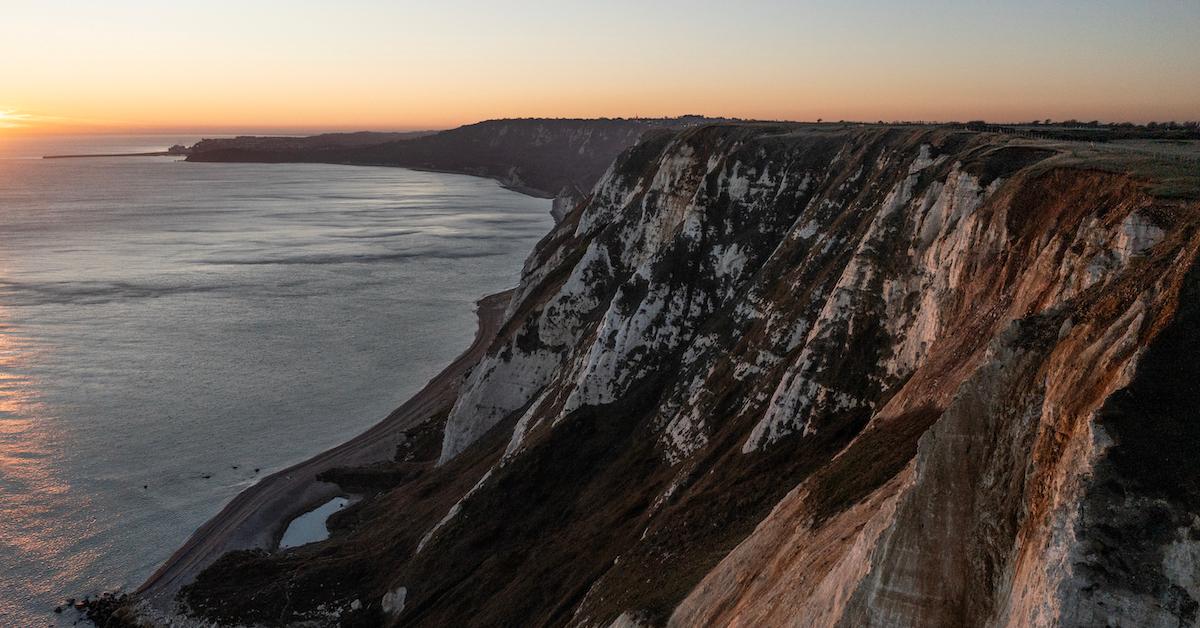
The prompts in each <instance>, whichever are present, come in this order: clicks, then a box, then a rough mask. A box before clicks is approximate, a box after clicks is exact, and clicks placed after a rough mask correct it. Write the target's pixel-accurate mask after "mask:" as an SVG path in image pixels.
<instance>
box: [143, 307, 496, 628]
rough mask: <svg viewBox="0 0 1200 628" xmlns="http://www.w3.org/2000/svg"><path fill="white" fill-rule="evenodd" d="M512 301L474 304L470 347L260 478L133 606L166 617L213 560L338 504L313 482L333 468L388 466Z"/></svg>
mask: <svg viewBox="0 0 1200 628" xmlns="http://www.w3.org/2000/svg"><path fill="white" fill-rule="evenodd" d="M511 296H512V290H511V289H509V290H505V291H503V292H498V293H495V294H491V295H488V296H485V297H483V298H481V299H479V300H478V301H476V315H477V319H478V325H477V328H476V332H475V337H474V340H473V341H472V343H471V345H470V346H469V347H468V348H467V349H466V350H465V351H464V352H463V353H462V354H460V355H459V356H458V357H457V358H455V359H454V360H453V361H452V362H451V363H450V364H449V365H448V366H446V368H445V369H443V370H442V371H441V372H440V373H438V374H437V375H435V376H434V377H433V378H432V379H430V380H429V381H428V382H427V383H426V384H425V386H424V387H423V388H421V390H420V391H418V392H417V393H416V394H415V395H413V396H412V397H411V398H410V399H409V400H408V401H406V402H404V404H402V405H401V406H400V407H399V408H397V409H396V410H394V411H392V413H391V414H389V415H388V416H387V417H386V418H384V419H383V420H382V421H380V422H379V423H377V424H375V425H374V426H373V427H371V428H369V429H367V430H366V431H365V432H363V433H361V434H359V435H358V436H355V437H354V438H352V439H350V440H348V441H346V442H344V443H342V444H341V445H338V446H336V447H334V448H332V449H329V450H326V451H324V452H321V453H319V454H317V455H315V456H313V457H311V458H309V459H307V460H305V461H303V462H300V463H298V464H295V465H292V466H290V467H287V468H285V469H283V470H280V471H278V472H276V473H273V474H271V475H269V476H267V477H265V478H263V479H262V480H260V481H259V482H258V483H256V484H254V485H253V486H251V487H249V488H247V489H246V490H244V491H242V492H241V493H239V494H238V495H237V496H236V497H234V498H233V500H232V501H230V502H229V503H228V504H226V505H225V507H224V508H222V509H221V511H220V512H219V513H217V515H216V516H214V517H212V518H211V519H209V520H208V521H207V522H205V523H204V525H202V526H200V527H199V528H197V529H196V531H195V532H193V533H192V536H191V537H190V538H189V539H188V540H187V541H186V542H185V543H184V544H183V545H182V546H181V547H180V548H179V549H177V550H176V551H175V553H174V554H172V555H171V557H170V558H168V559H167V560H166V561H165V562H164V563H163V564H162V565H161V566H160V567H159V568H158V569H157V570H156V571H155V572H154V574H152V575H151V576H150V577H149V578H148V579H147V580H146V581H145V582H144V583H143V584H142V585H141V586H140V587H139V588H138V589H137V590H136V594H137V596H138V597H139V599H140V600H141V601H142V602H143V603H146V604H149V605H150V606H151V607H152V608H154V609H156V610H158V611H160V612H167V613H169V612H170V611H171V608H172V605H173V601H174V599H175V596H176V594H177V593H178V592H179V590H180V589H181V588H182V587H183V586H185V585H187V584H188V583H189V582H191V581H192V580H194V579H195V577H196V576H197V575H198V574H199V573H200V572H201V571H203V570H204V569H205V568H207V567H208V566H209V565H211V564H212V563H213V562H215V561H216V560H217V559H218V558H220V557H221V556H223V555H224V554H226V553H228V552H231V551H235V550H243V549H263V550H268V551H272V550H274V549H275V547H276V545H277V543H278V541H279V538H280V537H281V536H282V534H283V531H284V530H285V529H286V528H287V526H288V524H289V523H290V522H291V521H292V520H293V519H294V518H296V517H297V516H299V515H302V514H304V513H305V512H308V511H309V510H311V509H313V508H315V507H317V506H319V505H320V504H323V503H325V502H327V501H329V500H330V499H333V498H336V497H339V496H344V492H343V491H342V490H341V489H340V488H339V487H338V486H336V485H334V484H330V483H327V482H321V481H318V480H317V474H319V473H321V472H322V471H325V470H328V469H331V468H334V467H345V466H362V465H366V464H370V463H373V462H379V461H383V460H390V459H391V458H392V457H393V456H394V454H395V451H396V446H397V444H398V443H399V442H400V436H401V435H402V433H403V432H404V430H407V429H409V428H411V427H413V426H415V425H418V424H420V423H421V422H422V421H424V420H426V419H428V418H429V417H431V416H433V415H434V414H435V413H436V412H437V411H438V410H441V409H445V408H447V407H448V406H449V405H450V404H452V403H453V402H454V399H455V397H456V395H457V392H458V388H459V385H460V384H461V383H462V380H463V378H464V376H465V375H466V374H467V373H468V372H469V371H470V370H471V368H473V367H474V366H475V365H476V364H477V363H478V362H479V360H480V359H481V358H482V357H483V354H484V352H485V351H486V350H487V347H488V346H489V345H490V344H491V341H492V339H493V338H494V337H495V335H496V333H497V331H498V330H499V328H500V325H501V323H502V322H503V320H502V319H503V316H504V311H505V308H506V307H507V305H508V302H509V300H510V299H511Z"/></svg>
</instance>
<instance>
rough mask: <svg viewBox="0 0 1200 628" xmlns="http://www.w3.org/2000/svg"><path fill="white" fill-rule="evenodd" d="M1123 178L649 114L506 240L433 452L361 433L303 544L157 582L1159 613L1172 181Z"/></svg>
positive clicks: (1188, 616) (1185, 257)
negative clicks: (512, 288)
mask: <svg viewBox="0 0 1200 628" xmlns="http://www.w3.org/2000/svg"><path fill="white" fill-rule="evenodd" d="M1143 183H1144V182H1143V181H1139V180H1136V179H1134V178H1132V177H1130V176H1128V175H1124V174H1114V173H1109V172H1102V171H1098V170H1089V169H1086V168H1083V167H1080V166H1079V165H1078V164H1075V165H1070V166H1068V161H1067V160H1066V159H1065V158H1064V157H1063V156H1060V155H1056V152H1055V151H1054V150H1051V149H1050V148H1047V147H1044V146H1038V145H1030V144H1022V143H1020V142H1015V141H1008V140H1005V139H1002V138H999V137H996V136H990V135H979V134H973V133H967V132H952V131H947V130H935V129H887V128H873V129H861V130H847V131H831V130H815V129H805V128H802V127H789V126H770V125H739V126H710V127H702V128H696V129H688V130H683V131H678V132H673V133H659V134H655V135H652V136H649V137H647V138H645V139H644V140H643V141H642V142H641V143H639V144H638V145H637V146H635V147H633V148H631V149H630V150H628V151H626V152H625V153H624V154H623V155H622V156H621V158H620V159H618V160H617V161H616V163H615V164H613V165H612V166H611V167H610V168H609V169H608V171H607V172H606V173H605V174H604V175H603V177H601V179H600V180H599V182H598V183H597V184H596V185H595V187H594V188H593V189H592V192H591V193H590V194H589V195H587V196H586V198H584V199H583V200H581V201H580V202H578V203H577V204H575V206H574V207H573V208H571V209H570V210H569V211H567V212H566V213H565V215H564V216H563V219H562V220H561V221H560V222H559V224H558V225H557V226H556V227H555V229H554V230H553V232H552V233H550V234H549V235H548V236H547V237H546V238H545V239H544V240H543V241H542V242H541V243H540V244H539V245H538V247H537V249H536V250H535V251H534V253H533V254H532V255H531V256H530V258H529V260H528V261H527V263H526V266H525V268H524V272H523V278H522V281H521V283H520V285H519V287H518V288H517V290H516V292H515V296H514V297H513V300H512V302H511V304H510V305H509V307H508V311H507V313H506V322H505V324H504V326H503V327H502V328H501V330H500V332H499V334H498V337H497V339H496V341H495V342H494V344H493V345H492V346H491V348H490V350H489V352H488V354H487V356H486V357H485V358H484V359H483V360H482V362H481V363H480V364H479V365H478V366H477V367H476V368H475V369H474V370H473V372H472V373H471V374H470V376H469V377H468V379H467V380H466V382H465V383H464V386H463V389H462V392H461V393H460V395H459V397H458V399H457V401H456V402H455V404H454V405H453V407H452V408H449V409H447V413H445V414H442V415H438V416H437V417H432V418H431V421H430V423H429V424H428V425H429V426H430V429H431V430H440V431H441V433H442V435H441V443H442V446H441V450H440V453H439V454H436V456H435V455H434V454H433V453H429V454H428V455H427V456H425V458H424V459H422V460H416V461H414V460H412V459H411V456H410V457H409V458H408V459H405V460H404V461H403V462H397V463H395V465H397V466H403V470H404V472H403V473H394V474H392V475H393V476H397V477H398V476H403V479H395V480H394V481H389V482H384V483H376V484H374V485H372V486H371V487H369V491H370V492H371V496H370V497H368V498H367V499H365V500H363V501H362V502H361V503H360V504H359V505H356V506H355V507H353V508H351V509H348V510H347V512H345V513H343V514H341V515H339V516H338V518H337V519H336V520H335V521H334V525H335V528H336V529H335V534H334V538H333V539H331V540H330V541H328V542H326V543H322V544H318V545H315V546H310V547H306V548H300V549H299V550H294V551H291V552H287V553H276V554H266V553H262V552H245V553H238V554H232V555H229V556H227V557H226V558H225V559H222V560H221V561H219V562H218V563H217V564H216V565H214V566H213V567H212V568H210V569H209V570H208V571H207V572H205V574H202V575H201V576H200V578H199V579H198V580H197V582H196V583H195V584H194V585H192V586H191V587H189V588H188V589H186V590H185V591H184V593H183V595H182V596H181V597H182V600H183V601H184V602H185V604H186V605H187V607H188V608H189V609H190V612H192V613H195V614H197V615H201V616H204V617H208V618H214V619H219V620H222V621H264V622H279V621H283V622H286V621H294V620H300V619H315V620H318V621H329V622H342V623H345V624H353V623H354V622H359V621H361V622H367V623H371V622H379V621H384V622H389V623H392V624H396V625H414V624H415V625H431V626H432V625H580V626H600V625H617V626H632V625H662V624H669V625H679V626H693V625H745V626H758V625H796V626H810V625H845V626H860V625H911V626H931V625H932V626H936V625H940V626H961V625H1012V626H1025V625H1081V624H1082V625H1091V624H1094V623H1105V622H1109V623H1123V624H1139V625H1163V626H1167V625H1171V626H1174V625H1180V624H1184V625H1187V624H1191V623H1194V622H1195V621H1196V617H1197V601H1198V600H1200V572H1198V568H1197V564H1198V562H1197V560H1196V558H1197V555H1198V554H1200V544H1198V542H1197V541H1196V539H1197V538H1200V523H1198V522H1200V518H1198V516H1200V473H1198V472H1197V471H1200V469H1196V468H1194V467H1195V466H1196V465H1197V464H1200V463H1197V462H1196V459H1195V456H1194V455H1193V452H1194V451H1196V450H1197V446H1200V427H1198V426H1197V424H1196V421H1195V410H1194V409H1195V408H1196V407H1197V404H1196V402H1197V401H1200V400H1197V399H1195V398H1194V397H1195V396H1196V395H1197V393H1196V392H1195V387H1194V386H1193V385H1191V382H1194V381H1195V380H1196V377H1197V376H1198V375H1200V366H1198V365H1197V363H1196V361H1195V360H1194V358H1193V356H1195V355H1196V354H1197V353H1196V350H1197V349H1200V332H1197V331H1196V330H1197V329H1200V327H1198V324H1200V301H1198V298H1200V274H1197V272H1195V271H1193V270H1192V268H1193V264H1194V260H1195V257H1196V252H1197V246H1200V239H1198V238H1200V234H1198V233H1197V229H1196V227H1197V224H1198V212H1200V207H1198V206H1197V204H1196V203H1195V202H1190V201H1168V200H1163V199H1160V198H1156V197H1153V196H1151V195H1150V194H1148V193H1147V192H1146V187H1145V186H1144V185H1143ZM379 471H380V470H379V469H376V470H375V471H374V472H375V473H376V477H377V476H378V475H385V474H382V473H379ZM348 473H349V472H348ZM351 475H352V473H351ZM356 490H363V487H362V486H361V485H360V486H357V487H356ZM249 592H253V597H250V593H249ZM285 600H286V602H285Z"/></svg>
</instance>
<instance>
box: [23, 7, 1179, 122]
mask: <svg viewBox="0 0 1200 628" xmlns="http://www.w3.org/2000/svg"><path fill="white" fill-rule="evenodd" d="M1004 4H1005V5H1004V6H1002V7H999V6H994V4H990V3H983V2H970V1H963V0H959V1H957V2H940V1H939V0H913V1H912V2H908V3H905V4H903V5H900V4H897V3H891V2H882V1H881V0H866V1H859V2H846V3H841V4H840V5H839V6H837V7H830V6H825V5H824V4H823V3H816V2H801V1H794V2H782V1H767V0H760V1H753V2H745V3H733V2H726V3H718V2H711V1H708V0H693V1H692V2H677V1H674V0H664V1H661V2H653V1H649V0H645V1H642V2H633V1H631V0H612V1H611V2H608V3H605V4H603V5H601V4H598V3H583V2H569V1H564V2H542V1H528V2H519V3H487V2H481V1H452V2H443V3H440V4H437V5H427V4H425V3H418V2H382V1H376V0H352V1H348V2H341V3H321V2H312V1H296V2H286V3H285V2H277V1H273V0H272V1H260V2H250V3H247V2H234V1H231V0H217V1H210V2H204V3H198V2H179V3H170V4H169V5H168V3H155V2H148V1H133V0H127V1H117V2H108V3H93V2H82V1H78V2H58V3H47V2H30V1H26V0H8V1H6V3H5V6H4V7H3V8H0V18H2V19H0V133H16V132H26V133H28V132H67V131H71V132H80V131H94V132H118V131H141V132H152V131H163V132H179V131H208V132H217V131H226V132H251V131H255V130H259V131H271V130H332V129H343V130H359V129H378V130H386V129H434V128H448V127H453V126H457V125H459V124H463V123H469V122H475V121H479V120H484V119H489V118H501V117H541V116H546V117H601V116H608V117H630V116H673V115H680V114H686V113H699V114H706V115H713V116H734V117H743V118H756V119H792V120H814V119H816V118H824V119H826V120H836V119H848V120H868V121H870V120H877V119H883V120H897V119H904V120H966V119H976V118H983V119H988V120H993V121H1021V120H1031V119H1044V118H1053V119H1060V120H1061V119H1065V118H1077V119H1081V120H1091V119H1100V120H1103V121H1123V120H1131V121H1138V122H1142V121H1148V120H1164V121H1165V120H1191V119H1198V118H1200V44H1198V43H1197V42H1198V41H1200V38H1197V37H1196V33H1200V2H1195V1H1193V0H1148V1H1141V2H1133V1H1115V0H1114V1H1105V0H1091V1H1087V2H1085V1H1084V0H1069V1H1062V2H1055V3H1045V2H1040V3H1039V2H1032V1H1030V2H1026V1H1025V0H1013V1H1012V2H1008V3H1004ZM47 5H52V6H49V7H48V6H47Z"/></svg>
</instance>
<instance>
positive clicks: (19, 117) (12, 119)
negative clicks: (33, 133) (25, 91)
mask: <svg viewBox="0 0 1200 628" xmlns="http://www.w3.org/2000/svg"><path fill="white" fill-rule="evenodd" d="M30 117H31V116H30V115H29V114H25V113H20V112H18V111H14V110H12V109H0V129H19V128H24V127H25V126H27V122H28V121H29V119H30Z"/></svg>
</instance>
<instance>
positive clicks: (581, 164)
mask: <svg viewBox="0 0 1200 628" xmlns="http://www.w3.org/2000/svg"><path fill="white" fill-rule="evenodd" d="M705 121H706V119H704V118H699V117H695V116H688V117H684V118H666V119H606V120H560V119H521V120H489V121H487V122H480V123H478V124H470V125H467V126H463V127H459V128H456V129H451V130H449V131H442V132H439V133H423V134H410V135H405V136H403V137H397V136H396V134H387V133H343V134H327V135H318V136H313V137H309V138H290V137H239V138H234V139H220V140H204V141H202V142H199V143H197V144H196V145H195V146H194V147H192V153H191V155H190V156H189V157H188V160H189V161H235V162H238V161H247V162H320V163H338V164H361V165H376V166H403V167H405V168H418V169H425V170H439V171H445V172H456V173H463V174H471V175H477V176H482V177H490V178H493V179H496V180H498V181H500V182H501V183H502V184H504V185H505V186H507V187H510V188H513V189H515V190H517V191H520V192H525V193H528V194H532V195H535V196H542V197H545V198H551V197H553V196H554V195H555V194H556V193H558V192H559V191H560V190H562V189H564V188H567V189H570V188H578V189H591V187H592V185H594V184H595V183H596V180H597V179H599V178H600V176H601V175H602V174H603V173H604V170H605V169H606V168H608V166H609V164H611V163H612V161H613V159H615V158H616V157H617V155H619V154H620V153H621V151H623V150H625V149H626V148H629V147H630V146H632V145H633V144H634V143H636V142H637V141H638V140H639V139H640V138H641V136H642V134H644V133H646V132H647V131H650V130H654V129H659V130H661V129H676V128H683V127H686V126H694V125H697V124H701V123H703V122H705ZM708 121H711V120H708Z"/></svg>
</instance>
